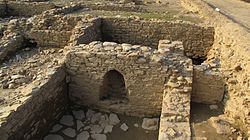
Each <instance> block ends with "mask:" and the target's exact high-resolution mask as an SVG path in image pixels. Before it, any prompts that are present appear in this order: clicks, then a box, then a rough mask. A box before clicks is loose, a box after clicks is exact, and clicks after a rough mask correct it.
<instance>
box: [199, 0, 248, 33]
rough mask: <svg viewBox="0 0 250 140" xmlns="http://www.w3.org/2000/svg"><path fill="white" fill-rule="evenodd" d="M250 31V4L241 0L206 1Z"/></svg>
mask: <svg viewBox="0 0 250 140" xmlns="http://www.w3.org/2000/svg"><path fill="white" fill-rule="evenodd" d="M204 1H205V2H207V3H208V4H210V5H212V7H217V8H219V9H220V12H221V13H222V14H224V15H226V16H228V17H229V18H231V19H232V20H235V22H238V23H239V24H240V25H242V26H243V27H245V28H247V29H248V30H249V31H250V3H247V2H244V1H240V0H204Z"/></svg>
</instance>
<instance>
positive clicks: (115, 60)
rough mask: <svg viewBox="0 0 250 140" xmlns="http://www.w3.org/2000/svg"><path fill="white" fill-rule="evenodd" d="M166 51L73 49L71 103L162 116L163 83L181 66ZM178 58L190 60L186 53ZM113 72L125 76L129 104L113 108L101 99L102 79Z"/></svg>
mask: <svg viewBox="0 0 250 140" xmlns="http://www.w3.org/2000/svg"><path fill="white" fill-rule="evenodd" d="M176 45H179V44H176ZM170 46H171V44H170ZM133 48H134V49H133ZM127 49H128V50H127ZM164 51H165V50H160V51H158V52H157V51H156V52H153V50H151V48H149V47H141V46H138V45H135V46H132V45H129V44H127V45H126V44H122V45H120V44H116V43H107V42H106V43H100V42H93V43H91V44H90V45H79V46H76V47H74V49H72V50H71V51H70V52H69V54H68V56H67V62H66V67H67V72H68V74H69V76H70V77H71V82H70V83H69V93H70V98H71V100H72V101H73V102H75V103H78V104H81V105H87V106H91V107H95V108H98V109H100V110H103V111H114V112H117V113H122V114H127V115H132V116H159V115H160V112H161V107H162V103H161V101H162V96H163V91H164V83H165V81H166V80H167V79H168V76H169V74H170V72H171V70H172V69H175V67H174V66H173V65H174V64H175V63H179V61H178V59H172V58H171V56H172V55H171V53H170V52H167V54H164ZM167 51H170V50H167ZM182 51H183V50H182ZM160 52H161V53H160ZM162 53H163V54H162ZM163 56H165V57H166V58H164V57H163ZM178 56H179V59H181V60H183V61H185V59H187V58H186V57H184V56H183V52H182V54H178V55H176V57H178ZM177 61H178V62H177ZM113 69H114V70H117V71H119V72H120V73H121V74H122V75H123V76H124V79H125V84H126V88H127V90H128V95H127V96H128V100H129V101H128V103H121V104H112V101H109V100H104V101H102V100H100V99H99V98H100V89H101V86H102V82H103V77H104V75H105V74H106V73H107V72H108V71H110V70H113ZM169 69H171V70H169Z"/></svg>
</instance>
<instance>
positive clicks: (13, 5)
mask: <svg viewBox="0 0 250 140" xmlns="http://www.w3.org/2000/svg"><path fill="white" fill-rule="evenodd" d="M7 7H8V13H7V14H8V16H25V17H29V16H33V15H37V14H41V13H42V12H44V11H46V10H49V9H53V8H55V7H56V6H55V5H54V4H53V3H48V2H17V1H15V2H13V1H10V2H8V5H7Z"/></svg>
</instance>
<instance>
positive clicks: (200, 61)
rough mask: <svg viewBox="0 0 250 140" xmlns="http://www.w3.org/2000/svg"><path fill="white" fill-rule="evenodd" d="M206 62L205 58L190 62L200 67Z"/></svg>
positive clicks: (194, 59)
mask: <svg viewBox="0 0 250 140" xmlns="http://www.w3.org/2000/svg"><path fill="white" fill-rule="evenodd" d="M206 60H207V58H205V57H198V58H192V62H193V64H194V65H201V64H202V63H203V62H204V61H206Z"/></svg>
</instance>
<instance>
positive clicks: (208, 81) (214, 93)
mask: <svg viewBox="0 0 250 140" xmlns="http://www.w3.org/2000/svg"><path fill="white" fill-rule="evenodd" d="M193 75H194V77H193V90H192V101H193V102H197V103H205V104H217V103H220V102H221V101H222V99H223V96H224V91H225V82H224V81H225V80H224V78H223V76H222V74H221V72H220V71H216V70H212V68H209V65H194V74H193Z"/></svg>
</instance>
